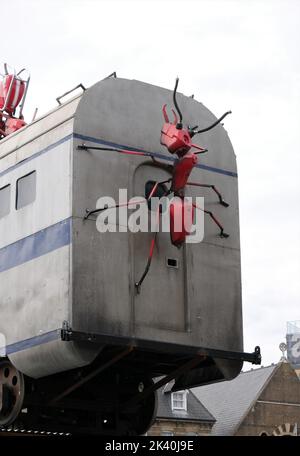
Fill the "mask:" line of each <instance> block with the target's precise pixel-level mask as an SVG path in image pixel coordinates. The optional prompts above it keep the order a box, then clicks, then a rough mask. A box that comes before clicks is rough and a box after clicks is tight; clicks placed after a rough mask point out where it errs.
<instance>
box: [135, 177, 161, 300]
mask: <svg viewBox="0 0 300 456" xmlns="http://www.w3.org/2000/svg"><path fill="white" fill-rule="evenodd" d="M169 180H170V179H168V180H167V181H164V182H157V183H156V184H155V185H154V186H153V189H152V190H151V193H150V195H149V196H148V198H147V201H149V199H150V198H151V197H152V195H153V194H154V192H155V190H156V188H157V186H158V185H159V184H162V183H165V182H169ZM168 193H169V190H168V191H166V192H165V194H164V195H163V196H166V195H167V194H168ZM159 214H160V204H159V205H158V208H157V213H156V217H157V221H156V228H157V226H158V224H159ZM156 237H157V231H155V233H154V236H153V238H152V240H151V244H150V251H149V256H148V261H147V264H146V267H145V270H144V272H143V274H142V276H141V278H140V280H139V281H138V282H136V283H135V288H136V291H137V293H138V294H139V293H140V291H141V285H142V283H143V281H144V280H145V277H146V275H147V274H148V272H149V269H150V266H151V261H152V257H153V252H154V247H155V241H156Z"/></svg>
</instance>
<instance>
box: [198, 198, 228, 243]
mask: <svg viewBox="0 0 300 456" xmlns="http://www.w3.org/2000/svg"><path fill="white" fill-rule="evenodd" d="M193 206H194V207H195V208H196V209H199V210H200V211H202V212H204V213H205V214H207V215H209V216H210V218H211V219H212V220H213V221H214V223H215V224H216V225H218V227H219V228H220V236H221V237H222V238H228V237H229V234H227V233H225V232H224V228H223V225H221V223H220V222H219V220H218V219H217V218H216V217H215V216H214V214H213V213H212V212H211V211H206V210H205V209H202V208H201V207H199V206H197V204H194V203H193Z"/></svg>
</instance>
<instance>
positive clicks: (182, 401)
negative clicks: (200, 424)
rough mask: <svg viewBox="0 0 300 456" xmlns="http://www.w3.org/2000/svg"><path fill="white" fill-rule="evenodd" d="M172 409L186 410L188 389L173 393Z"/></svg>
mask: <svg viewBox="0 0 300 456" xmlns="http://www.w3.org/2000/svg"><path fill="white" fill-rule="evenodd" d="M172 410H185V411H186V391H177V392H176V393H172Z"/></svg>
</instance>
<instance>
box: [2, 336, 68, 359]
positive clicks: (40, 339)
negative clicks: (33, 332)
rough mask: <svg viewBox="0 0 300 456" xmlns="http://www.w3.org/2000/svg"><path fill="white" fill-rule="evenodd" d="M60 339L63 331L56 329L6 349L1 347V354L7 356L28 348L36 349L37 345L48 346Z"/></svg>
mask: <svg viewBox="0 0 300 456" xmlns="http://www.w3.org/2000/svg"><path fill="white" fill-rule="evenodd" d="M60 339H61V330H59V329H55V330H53V331H49V332H47V333H44V334H39V335H38V336H34V337H30V338H29V339H25V340H21V341H19V342H15V343H14V344H10V345H6V347H0V353H5V355H6V356H7V355H11V354H12V353H17V352H19V351H22V350H26V349H27V348H31V347H36V346H37V345H41V344H46V343H47V342H52V341H53V340H60Z"/></svg>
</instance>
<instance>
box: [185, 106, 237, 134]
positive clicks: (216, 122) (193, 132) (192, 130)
mask: <svg viewBox="0 0 300 456" xmlns="http://www.w3.org/2000/svg"><path fill="white" fill-rule="evenodd" d="M228 114H231V111H227V112H225V114H223V115H222V116H221V117H220V118H219V119H218V120H216V121H215V122H214V123H213V124H211V125H210V126H209V127H206V128H202V130H197V131H195V129H196V128H198V127H197V126H196V127H193V128H191V132H192V136H195V135H198V134H199V133H204V132H205V131H208V130H211V129H212V128H214V127H215V126H216V125H218V124H219V123H220V122H221V121H222V120H223V119H224V117H226V116H228Z"/></svg>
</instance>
